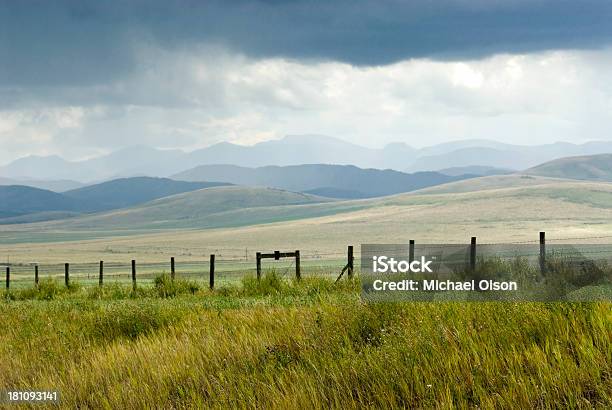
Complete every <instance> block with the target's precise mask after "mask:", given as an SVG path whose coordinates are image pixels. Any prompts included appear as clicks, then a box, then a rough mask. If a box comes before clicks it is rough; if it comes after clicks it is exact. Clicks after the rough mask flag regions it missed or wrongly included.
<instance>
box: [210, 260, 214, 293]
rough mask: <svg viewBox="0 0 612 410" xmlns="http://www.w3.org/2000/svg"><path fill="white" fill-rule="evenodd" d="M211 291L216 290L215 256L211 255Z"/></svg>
mask: <svg viewBox="0 0 612 410" xmlns="http://www.w3.org/2000/svg"><path fill="white" fill-rule="evenodd" d="M209 285H210V289H214V288H215V255H214V254H212V255H210V278H209Z"/></svg>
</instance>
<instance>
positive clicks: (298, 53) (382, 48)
mask: <svg viewBox="0 0 612 410" xmlns="http://www.w3.org/2000/svg"><path fill="white" fill-rule="evenodd" d="M610 21H612V2H610V1H608V0H601V1H597V0H585V1H575V0H573V1H565V0H533V1H521V0H508V1H503V0H497V1H495V0H489V1H484V0H475V1H467V0H463V1H462V0H440V1H426V0H414V1H385V0H377V1H336V2H332V1H312V0H311V1H306V0H304V1H170V0H159V1H131V2H125V1H82V0H75V1H63V2H62V1H54V2H50V1H45V0H41V1H28V0H22V1H12V0H0V59H1V60H0V85H2V86H3V87H4V92H5V95H6V93H10V89H8V88H10V87H20V86H27V85H30V86H35V87H51V88H52V87H56V86H76V87H78V86H81V85H89V86H91V85H96V84H105V83H107V82H108V81H109V80H112V79H114V78H118V77H122V76H123V75H126V74H128V73H133V72H138V71H140V70H143V69H146V68H147V67H141V66H139V65H140V64H142V61H141V60H139V59H138V52H139V50H140V49H142V48H143V47H144V48H146V47H147V46H149V45H152V46H154V47H161V48H164V49H168V50H174V49H182V50H184V49H188V48H189V47H191V46H195V45H216V46H222V47H226V48H228V49H230V50H232V51H235V52H238V53H242V54H245V55H247V56H250V57H254V58H262V57H289V58H296V59H317V60H318V59H324V60H336V61H343V62H347V63H351V64H354V65H380V64H386V63H391V62H395V61H399V60H403V59H406V58H412V57H430V58H435V59H466V58H475V57H482V56H486V55H489V54H494V53H499V52H535V51H541V50H547V49H567V48H597V47H602V46H605V45H607V44H608V43H609V42H610V40H611V38H612V24H610ZM149 63H150V62H149ZM7 87H8V88H7Z"/></svg>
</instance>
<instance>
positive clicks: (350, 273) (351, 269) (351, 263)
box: [346, 245, 355, 279]
mask: <svg viewBox="0 0 612 410" xmlns="http://www.w3.org/2000/svg"><path fill="white" fill-rule="evenodd" d="M346 258H347V266H348V278H349V279H351V278H352V277H353V272H354V260H355V258H354V257H353V245H349V247H348V249H347V250H346Z"/></svg>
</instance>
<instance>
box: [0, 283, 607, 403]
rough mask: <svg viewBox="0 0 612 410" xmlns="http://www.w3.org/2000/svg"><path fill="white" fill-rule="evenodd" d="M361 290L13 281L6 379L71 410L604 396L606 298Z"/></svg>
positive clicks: (2, 383) (0, 306)
mask: <svg viewBox="0 0 612 410" xmlns="http://www.w3.org/2000/svg"><path fill="white" fill-rule="evenodd" d="M357 288H358V284H357V283H355V284H352V283H350V282H347V281H343V282H341V283H340V284H338V285H333V283H332V282H331V281H329V280H326V279H306V280H303V281H302V282H301V283H299V284H298V283H296V282H293V281H285V280H279V279H278V278H277V277H275V276H272V275H267V276H266V277H265V278H264V279H263V280H262V282H260V283H258V282H257V281H255V280H253V279H245V280H243V281H242V283H238V284H236V285H233V286H229V285H228V286H225V287H223V288H220V289H218V290H216V291H214V292H210V291H208V290H204V289H198V287H197V286H194V285H193V284H192V283H190V282H177V283H176V284H175V285H172V284H171V283H169V282H168V281H165V282H164V281H161V282H158V284H157V286H156V287H147V288H139V290H138V291H137V292H136V293H133V292H132V291H131V290H130V288H129V287H122V286H120V285H116V284H115V285H108V286H105V287H103V288H101V289H100V288H97V287H92V288H82V287H78V286H77V287H73V288H71V289H65V288H63V287H61V286H59V285H54V284H53V283H51V282H45V283H44V284H43V285H42V286H41V289H40V290H39V291H33V290H15V291H13V292H12V294H11V295H12V296H11V297H10V298H6V295H5V298H3V301H2V302H0V326H1V327H2V329H3V332H2V333H1V334H0V357H2V360H1V361H0V390H4V389H32V388H33V387H36V388H37V389H58V390H60V392H61V400H62V401H61V406H62V407H65V408H75V407H79V408H109V409H111V408H195V407H199V408H201V407H213V408H227V407H239V408H245V407H250V408H361V407H376V408H407V407H420V408H432V407H436V408H451V407H460V408H465V407H481V408H550V407H564V408H567V407H569V408H610V406H612V343H611V341H610V334H612V309H610V304H609V303H588V304H587V303H582V304H568V303H565V304H564V303H552V304H544V303H503V302H491V303H422V302H421V303H394V304H365V303H363V302H361V301H360V299H359V296H358V293H357ZM39 299H46V300H39Z"/></svg>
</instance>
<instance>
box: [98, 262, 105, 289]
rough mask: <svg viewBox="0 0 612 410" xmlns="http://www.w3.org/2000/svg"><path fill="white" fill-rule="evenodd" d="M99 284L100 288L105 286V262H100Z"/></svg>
mask: <svg viewBox="0 0 612 410" xmlns="http://www.w3.org/2000/svg"><path fill="white" fill-rule="evenodd" d="M98 284H99V285H100V286H102V285H103V284H104V261H100V273H99V277H98Z"/></svg>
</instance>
